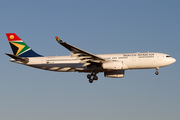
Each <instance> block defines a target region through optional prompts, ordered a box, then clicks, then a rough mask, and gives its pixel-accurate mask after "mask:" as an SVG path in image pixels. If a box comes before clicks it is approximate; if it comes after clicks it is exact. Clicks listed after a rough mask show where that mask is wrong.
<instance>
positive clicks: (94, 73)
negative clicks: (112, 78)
mask: <svg viewBox="0 0 180 120" xmlns="http://www.w3.org/2000/svg"><path fill="white" fill-rule="evenodd" d="M87 78H88V79H89V83H93V81H94V80H98V77H97V76H96V72H92V73H91V74H88V75H87Z"/></svg>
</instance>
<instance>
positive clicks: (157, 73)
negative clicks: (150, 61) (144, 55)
mask: <svg viewBox="0 0 180 120" xmlns="http://www.w3.org/2000/svg"><path fill="white" fill-rule="evenodd" d="M158 70H159V68H158V67H157V68H156V72H155V74H156V75H159V72H158Z"/></svg>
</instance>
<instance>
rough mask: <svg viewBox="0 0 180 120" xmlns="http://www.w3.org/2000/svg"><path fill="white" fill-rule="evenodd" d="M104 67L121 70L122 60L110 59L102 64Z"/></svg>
mask: <svg viewBox="0 0 180 120" xmlns="http://www.w3.org/2000/svg"><path fill="white" fill-rule="evenodd" d="M102 68H103V69H108V70H121V69H122V61H109V62H105V63H103V64H102Z"/></svg>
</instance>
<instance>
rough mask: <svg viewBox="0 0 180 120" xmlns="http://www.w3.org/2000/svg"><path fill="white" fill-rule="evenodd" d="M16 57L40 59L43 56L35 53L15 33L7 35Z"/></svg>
mask: <svg viewBox="0 0 180 120" xmlns="http://www.w3.org/2000/svg"><path fill="white" fill-rule="evenodd" d="M6 36H7V38H8V41H9V43H10V45H11V48H12V51H13V53H14V55H16V56H19V57H40V56H42V55H39V54H37V53H36V52H34V51H33V50H32V49H31V48H30V47H29V46H28V45H26V43H24V42H23V41H22V40H21V39H20V38H19V37H18V36H17V35H16V34H15V33H6Z"/></svg>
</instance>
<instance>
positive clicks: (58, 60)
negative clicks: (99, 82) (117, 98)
mask: <svg viewBox="0 0 180 120" xmlns="http://www.w3.org/2000/svg"><path fill="white" fill-rule="evenodd" d="M96 56H99V57H101V58H104V59H106V60H107V61H109V62H111V61H116V62H117V63H118V62H119V63H122V64H121V66H119V67H117V68H113V69H103V68H102V67H97V68H96V71H97V72H105V71H111V70H112V71H113V70H128V69H150V68H157V67H158V68H159V67H164V66H167V65H170V64H172V63H174V62H175V61H176V60H175V59H174V58H172V57H170V56H169V55H168V54H163V53H154V52H147V53H122V54H99V55H96ZM28 59H29V62H28V63H21V62H18V61H14V60H13V59H11V61H12V62H17V63H20V64H24V65H27V66H31V67H35V68H39V69H44V70H50V71H58V72H75V71H78V72H91V71H92V69H91V68H88V67H84V66H83V64H84V63H82V62H81V60H79V59H77V58H76V57H72V56H48V57H29V58H28ZM101 64H102V63H101ZM113 64H115V63H113ZM110 65H111V64H110ZM112 66H113V65H112Z"/></svg>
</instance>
